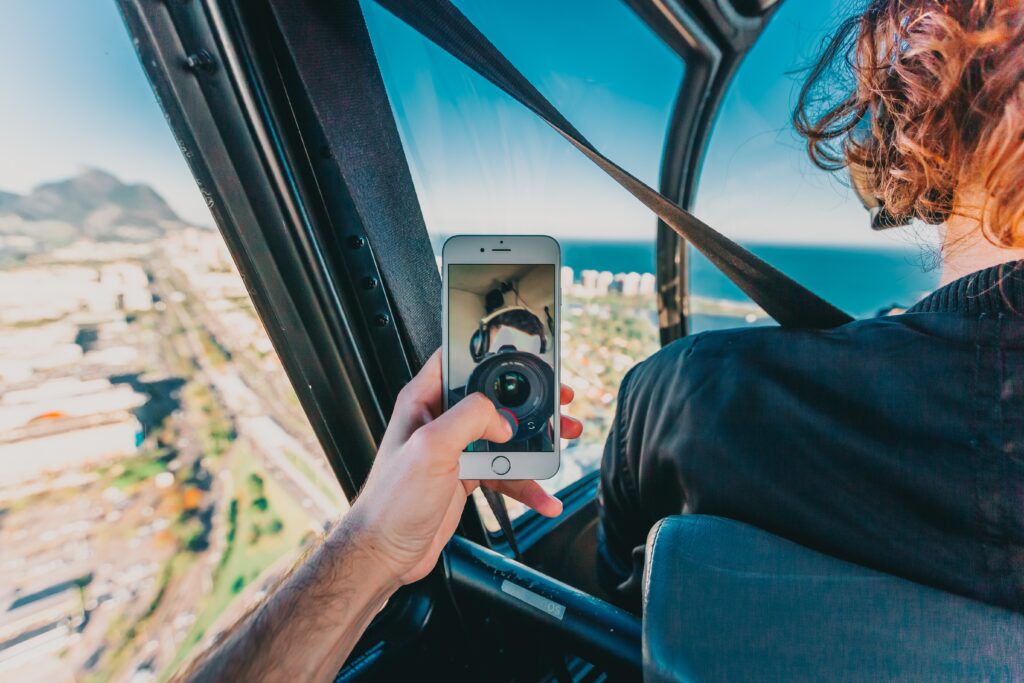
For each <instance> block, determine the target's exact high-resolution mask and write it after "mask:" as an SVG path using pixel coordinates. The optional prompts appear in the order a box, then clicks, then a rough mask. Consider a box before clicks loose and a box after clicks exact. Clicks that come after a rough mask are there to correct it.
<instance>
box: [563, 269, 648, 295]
mask: <svg viewBox="0 0 1024 683" xmlns="http://www.w3.org/2000/svg"><path fill="white" fill-rule="evenodd" d="M574 275H575V274H574V273H573V270H572V268H569V267H563V268H562V274H561V282H562V291H564V292H567V293H569V294H572V295H573V296H578V297H580V298H584V299H589V298H593V297H595V296H606V295H608V294H621V295H622V296H626V297H635V296H652V295H653V294H654V290H655V288H656V286H657V282H656V280H655V277H654V274H653V273H642V274H641V273H611V272H610V271H607V270H605V271H601V272H598V271H596V270H584V271H582V272H581V273H580V281H579V282H576V280H575V277H574Z"/></svg>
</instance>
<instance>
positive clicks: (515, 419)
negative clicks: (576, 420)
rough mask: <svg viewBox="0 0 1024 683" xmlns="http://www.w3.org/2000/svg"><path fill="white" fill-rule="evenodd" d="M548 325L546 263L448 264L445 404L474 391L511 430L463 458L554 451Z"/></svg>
mask: <svg viewBox="0 0 1024 683" xmlns="http://www.w3.org/2000/svg"><path fill="white" fill-rule="evenodd" d="M555 325H556V323H555V266H554V264H552V263H531V264H519V265H517V264H510V263H488V264H472V263H450V264H448V366H447V367H448V405H449V406H453V405H455V404H456V403H458V402H459V401H460V400H462V398H464V397H465V396H467V395H469V394H471V393H474V392H478V391H479V392H481V393H483V394H484V395H485V396H487V397H488V398H489V399H491V401H492V402H493V403H494V405H495V407H496V408H498V410H500V411H505V412H506V413H507V414H509V415H511V417H512V419H510V423H514V424H515V427H514V428H513V429H514V432H515V433H514V435H513V437H512V439H511V440H510V441H509V442H507V443H500V444H499V443H492V442H490V441H484V440H480V441H474V442H473V443H471V444H469V446H468V447H467V448H466V450H467V451H473V452H478V451H505V452H507V451H516V452H518V451H522V452H551V451H553V450H554V447H553V441H552V440H553V438H554V424H553V422H552V420H553V418H554V415H555V410H556V408H557V404H558V395H557V391H556V390H557V387H556V386H555V371H554V367H555V358H556V356H555V354H556V353H557V343H558V340H557V334H556V329H555Z"/></svg>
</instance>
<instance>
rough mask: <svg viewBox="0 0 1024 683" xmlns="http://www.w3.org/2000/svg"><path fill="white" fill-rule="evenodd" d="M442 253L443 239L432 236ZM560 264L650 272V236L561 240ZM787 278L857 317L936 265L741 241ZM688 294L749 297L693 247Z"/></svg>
mask: <svg viewBox="0 0 1024 683" xmlns="http://www.w3.org/2000/svg"><path fill="white" fill-rule="evenodd" d="M434 241H435V244H434V249H435V250H436V251H437V253H440V247H441V244H442V243H443V238H440V237H439V238H435V240H434ZM559 242H560V244H561V245H562V261H563V264H564V265H566V266H569V267H570V268H572V269H573V270H574V271H575V272H576V277H577V278H579V274H580V272H581V271H583V270H608V271H611V272H613V273H629V272H637V273H653V272H654V269H655V266H654V242H653V240H651V241H648V240H635V241H602V240H580V239H565V240H559ZM744 246H746V247H747V248H748V249H750V250H751V251H753V252H754V253H755V254H757V255H758V256H760V257H761V258H763V259H764V260H765V261H767V262H768V263H770V264H772V265H773V266H775V267H776V268H778V269H779V270H781V271H782V272H784V273H786V274H787V275H789V276H790V277H791V278H793V279H794V280H796V281H797V282H800V283H801V284H803V285H805V286H806V287H808V288H809V289H811V290H812V291H813V292H815V293H816V294H818V295H820V296H822V297H823V298H825V299H827V300H828V301H830V302H832V303H833V304H835V305H836V306H838V307H839V308H841V309H843V310H845V311H846V312H848V313H850V314H851V315H853V316H855V317H859V318H862V317H869V316H873V315H875V314H877V313H878V311H879V310H881V309H887V308H891V307H893V306H901V307H907V306H910V305H912V304H913V303H915V302H916V301H918V300H919V299H921V297H922V296H924V295H925V294H927V293H928V292H930V291H932V290H933V289H935V287H936V286H937V284H938V279H939V271H938V269H928V268H926V267H925V265H924V264H925V262H926V261H927V255H926V254H925V253H924V252H923V251H922V249H921V248H920V247H914V246H906V247H893V248H889V249H877V248H863V247H822V246H799V245H777V244H772V245H765V244H762V245H758V244H746V245H744ZM690 253H691V259H690V292H691V294H693V295H695V296H700V297H704V298H708V299H720V300H726V301H747V300H748V299H747V298H746V297H745V296H744V295H743V293H742V292H741V291H740V290H739V289H738V288H737V287H736V286H735V285H734V284H732V283H731V282H730V281H729V280H728V279H727V278H726V277H725V276H724V275H722V274H721V273H720V272H719V271H718V269H717V268H715V267H714V266H713V265H711V264H710V263H709V262H708V261H707V259H705V258H704V257H703V256H701V255H700V254H698V253H697V252H695V251H693V250H691V251H690ZM716 326H717V325H716Z"/></svg>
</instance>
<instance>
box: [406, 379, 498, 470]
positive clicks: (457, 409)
mask: <svg viewBox="0 0 1024 683" xmlns="http://www.w3.org/2000/svg"><path fill="white" fill-rule="evenodd" d="M414 437H418V438H420V439H422V440H423V441H424V442H425V443H424V444H423V445H424V446H425V447H426V448H427V449H428V450H429V451H432V452H436V453H438V454H441V455H443V456H444V457H456V458H457V457H458V456H459V454H460V453H462V451H463V450H465V448H466V446H468V445H469V444H471V443H473V442H474V441H476V440H478V439H487V440H488V441H494V442H497V443H504V442H505V441H508V440H509V439H510V438H512V427H511V426H510V425H509V423H508V421H507V420H505V418H504V417H502V416H501V415H500V414H499V413H498V411H497V410H495V408H494V404H493V403H491V400H490V399H489V398H487V397H486V396H484V395H483V394H481V393H479V392H477V393H473V394H470V395H469V396H467V397H466V398H464V399H462V400H461V401H459V402H458V403H456V404H455V405H454V406H453V407H452V408H451V409H450V410H448V411H447V412H445V413H444V414H442V415H441V416H440V417H439V418H437V419H436V420H434V421H433V422H431V423H430V424H427V425H424V426H423V427H420V428H419V429H418V430H417V431H416V434H415V435H414Z"/></svg>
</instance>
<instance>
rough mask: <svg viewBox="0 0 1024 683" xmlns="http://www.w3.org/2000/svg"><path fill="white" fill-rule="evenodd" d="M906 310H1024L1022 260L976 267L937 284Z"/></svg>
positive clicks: (1010, 311) (968, 312) (929, 311)
mask: <svg viewBox="0 0 1024 683" xmlns="http://www.w3.org/2000/svg"><path fill="white" fill-rule="evenodd" d="M907 312H908V313H961V314H964V315H977V314H980V313H1016V314H1018V315H1022V314H1024V261H1011V262H1009V263H1001V264H999V265H997V266H992V267H990V268H985V269H984V270H979V271H977V272H975V273H971V274H970V275H965V276H963V277H962V278H960V279H959V280H954V281H953V282H950V283H949V284H948V285H945V286H943V287H940V288H939V289H937V290H935V291H934V292H932V293H931V294H929V295H928V296H926V297H925V298H924V299H921V301H919V302H917V303H916V304H914V306H912V307H911V308H910V309H909V310H908V311H907Z"/></svg>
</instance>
